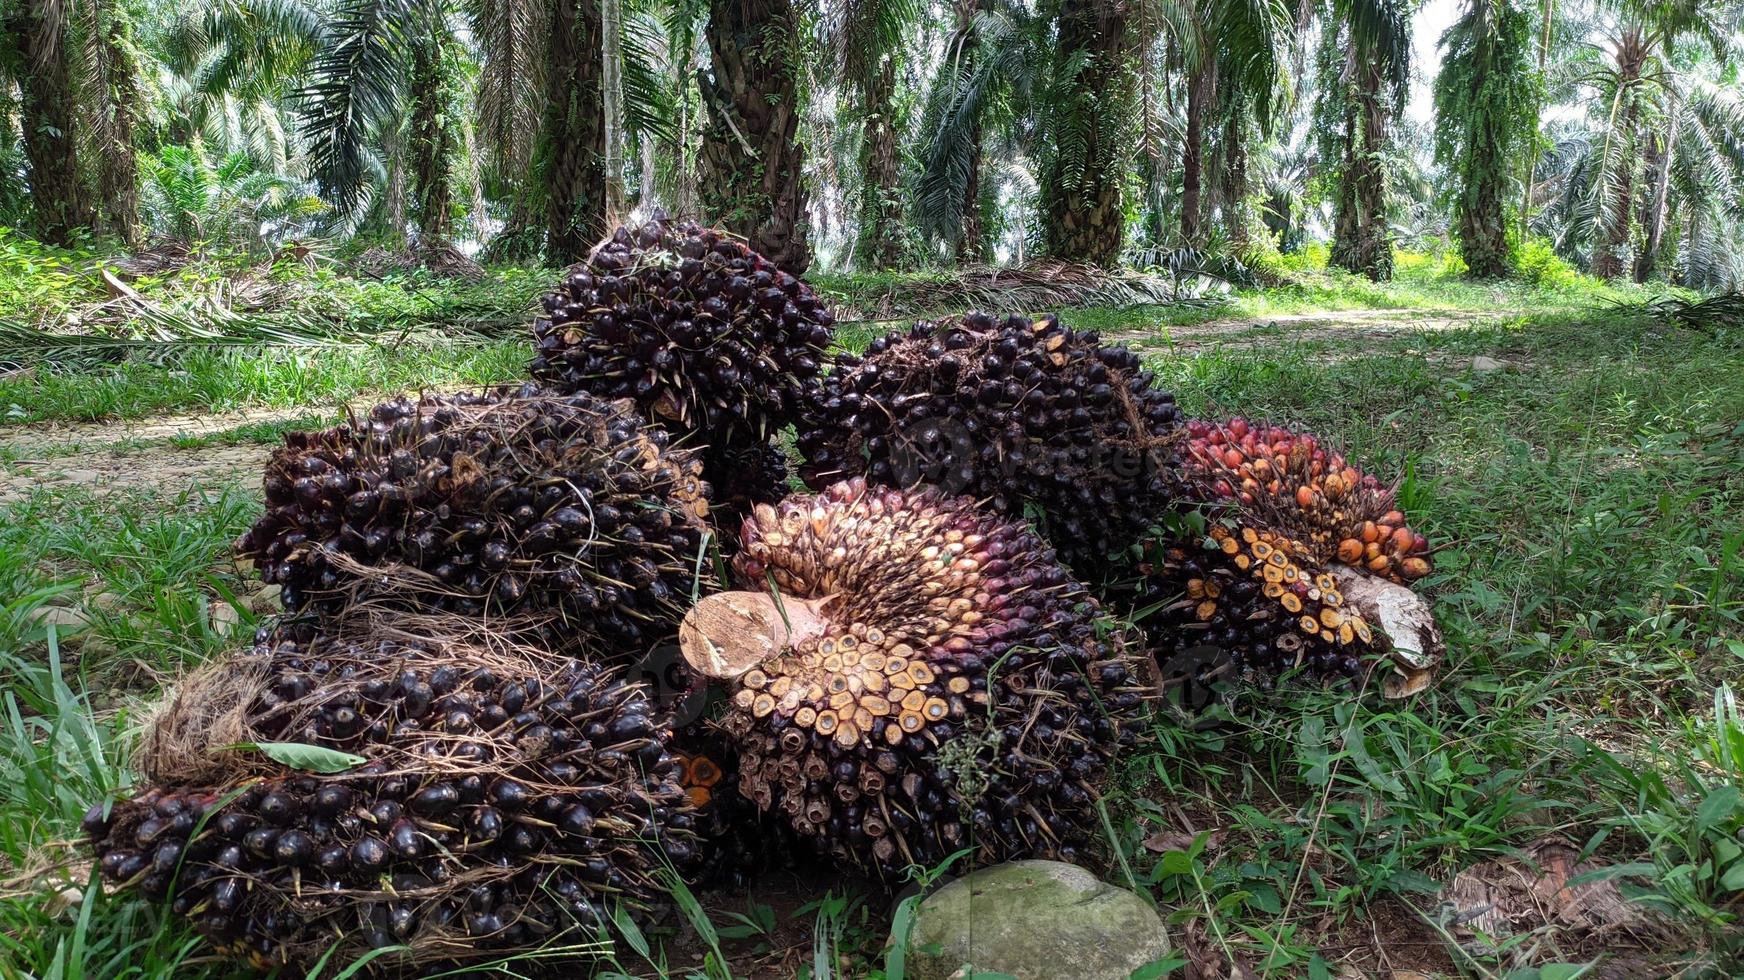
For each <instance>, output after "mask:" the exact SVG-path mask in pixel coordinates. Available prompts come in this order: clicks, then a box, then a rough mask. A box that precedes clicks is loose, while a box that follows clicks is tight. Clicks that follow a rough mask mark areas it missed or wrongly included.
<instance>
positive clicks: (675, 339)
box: [529, 217, 835, 499]
mask: <svg viewBox="0 0 1744 980" xmlns="http://www.w3.org/2000/svg"><path fill="white" fill-rule="evenodd" d="M544 313H545V315H544V316H543V317H541V318H539V319H538V320H537V321H536V322H535V324H534V327H533V341H534V357H533V360H532V362H531V364H530V365H529V370H530V371H531V372H532V375H533V377H534V378H536V379H538V380H539V381H540V382H542V383H544V384H546V385H548V386H551V387H554V388H556V389H558V390H563V391H586V392H589V393H591V394H594V395H599V396H603V397H607V398H630V399H633V400H634V401H635V402H636V405H637V406H638V408H640V409H641V411H642V413H643V414H644V415H645V416H646V417H647V418H649V419H651V420H654V421H656V422H659V423H661V424H663V425H667V426H669V427H671V428H672V429H673V430H674V431H675V432H680V433H684V434H685V441H686V443H687V444H694V445H698V446H703V447H706V448H705V449H704V451H703V452H704V459H705V464H706V465H705V469H706V472H707V475H708V477H709V479H710V480H711V481H719V482H722V483H723V484H725V483H730V482H733V481H732V479H731V477H733V476H734V475H735V474H736V472H737V470H736V469H735V460H736V458H738V462H739V464H741V465H742V463H743V462H744V461H743V459H742V458H739V457H742V455H743V454H744V453H746V452H747V451H749V450H754V449H759V448H762V447H766V446H768V445H769V443H770V440H771V439H772V438H773V437H774V436H775V434H776V433H777V432H779V431H780V430H781V429H782V428H783V427H784V426H786V425H788V424H789V423H791V422H792V421H793V419H794V417H795V415H796V413H797V412H798V410H799V408H800V406H801V405H802V403H804V402H806V401H808V400H809V399H810V393H811V392H812V391H813V390H814V389H815V388H816V387H817V386H818V383H819V370H820V367H821V365H822V364H823V362H824V350H825V348H826V347H827V346H828V345H829V343H830V341H831V338H832V337H833V335H834V331H833V329H832V328H833V326H834V324H835V319H834V317H832V316H831V315H830V312H829V311H828V310H827V309H825V308H824V303H823V300H821V299H820V298H819V297H818V296H817V294H816V293H814V292H813V291H812V289H811V287H810V286H808V285H806V284H805V283H804V282H803V281H801V280H799V279H797V278H795V277H794V276H792V275H789V274H788V273H785V272H782V271H781V270H779V269H777V268H776V267H775V265H774V264H773V263H771V262H770V261H769V260H767V259H765V258H764V257H763V256H761V255H758V254H757V253H756V252H753V251H752V250H751V249H750V248H749V247H747V246H746V245H745V243H744V242H743V241H741V240H739V239H738V238H735V237H732V236H730V235H728V234H726V233H723V232H720V231H716V230H713V229H708V228H703V227H700V226H698V225H696V224H695V223H693V222H689V221H672V220H669V219H667V218H664V217H660V218H655V219H653V220H651V221H648V222H647V223H645V224H642V225H640V226H636V227H620V228H618V229H617V230H616V231H615V232H613V234H612V236H611V238H610V239H608V240H607V241H606V242H605V243H604V244H602V245H600V246H599V248H597V249H596V250H595V251H594V253H593V254H592V255H590V256H589V257H588V260H587V262H586V263H584V264H582V265H578V266H576V267H574V268H573V269H571V270H570V272H569V275H568V276H567V277H565V278H564V280H563V281H562V282H561V283H559V284H558V286H557V288H556V290H554V291H553V292H552V293H550V294H549V295H547V296H546V297H545V300H544ZM748 489H755V490H758V491H760V492H762V493H764V494H765V495H767V494H769V493H771V492H773V493H774V494H775V495H776V496H779V494H780V493H784V492H785V484H784V482H781V481H779V480H778V481H776V482H773V483H764V484H761V485H759V484H756V483H752V484H749V485H748ZM730 497H731V495H730V494H729V495H726V496H723V498H722V499H730ZM760 499H772V498H769V497H767V496H765V497H763V498H760Z"/></svg>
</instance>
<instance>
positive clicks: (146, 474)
mask: <svg viewBox="0 0 1744 980" xmlns="http://www.w3.org/2000/svg"><path fill="white" fill-rule="evenodd" d="M271 452H272V447H271V446H256V445H241V446H202V447H199V448H195V449H175V448H171V447H167V446H151V447H146V448H141V449H132V450H117V449H91V450H86V451H82V452H79V453H75V454H73V455H70V456H55V457H51V458H49V459H41V460H35V459H27V460H20V461H18V462H15V463H12V464H10V465H7V464H0V503H6V502H8V501H11V500H17V499H19V498H21V497H24V496H26V495H27V494H29V493H30V491H32V490H34V489H36V488H39V487H47V488H68V487H89V488H91V489H94V490H99V491H116V490H131V489H137V488H154V489H159V490H165V491H181V490H186V489H189V488H190V487H204V488H211V489H216V488H219V487H227V486H232V485H241V486H254V485H256V484H258V483H259V482H260V471H261V467H262V466H263V465H264V464H265V463H266V459H267V456H268V454H270V453H271Z"/></svg>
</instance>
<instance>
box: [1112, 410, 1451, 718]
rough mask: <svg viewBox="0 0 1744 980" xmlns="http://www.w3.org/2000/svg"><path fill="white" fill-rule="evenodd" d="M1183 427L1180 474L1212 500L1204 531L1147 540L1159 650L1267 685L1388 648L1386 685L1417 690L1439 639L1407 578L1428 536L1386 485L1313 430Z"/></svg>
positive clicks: (1340, 667) (1340, 668) (1347, 667)
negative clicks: (1410, 523)
mask: <svg viewBox="0 0 1744 980" xmlns="http://www.w3.org/2000/svg"><path fill="white" fill-rule="evenodd" d="M1186 428H1187V434H1188V438H1187V440H1186V442H1185V443H1184V444H1183V446H1182V453H1181V455H1182V458H1183V463H1182V469H1183V471H1184V472H1185V473H1186V474H1188V478H1189V485H1190V487H1191V488H1192V490H1193V491H1194V493H1195V494H1196V495H1197V496H1198V497H1199V499H1200V500H1202V501H1203V502H1205V503H1207V504H1212V505H1216V506H1215V508H1214V510H1213V512H1212V514H1211V525H1210V527H1209V528H1208V530H1207V532H1205V533H1183V534H1179V535H1176V536H1174V537H1173V538H1167V539H1164V540H1160V541H1155V542H1152V543H1151V544H1150V546H1149V547H1148V549H1147V555H1146V558H1147V561H1146V563H1145V564H1144V565H1143V568H1142V570H1143V571H1144V572H1145V573H1146V575H1147V579H1146V586H1147V589H1148V595H1149V597H1151V598H1159V597H1160V598H1163V599H1165V600H1169V601H1166V602H1165V603H1164V604H1163V605H1161V606H1160V608H1157V609H1156V614H1155V618H1154V619H1153V620H1152V621H1151V622H1149V623H1148V624H1147V625H1148V626H1149V627H1150V629H1149V632H1150V634H1151V636H1152V637H1153V639H1154V642H1155V645H1156V648H1157V655H1158V657H1159V659H1160V660H1161V661H1162V662H1163V663H1164V664H1171V663H1173V664H1183V665H1185V664H1190V665H1194V666H1205V667H1210V668H1212V669H1222V668H1223V667H1224V666H1225V665H1227V667H1229V668H1233V670H1234V672H1235V673H1236V674H1238V675H1240V676H1242V677H1244V678H1245V679H1249V680H1255V681H1258V682H1260V683H1261V684H1270V683H1271V682H1272V681H1274V680H1275V679H1276V678H1278V677H1279V676H1281V675H1282V674H1284V673H1286V672H1289V671H1293V670H1300V671H1302V672H1303V673H1305V674H1307V675H1309V676H1313V677H1320V678H1338V677H1357V676H1360V675H1361V674H1363V673H1364V672H1365V670H1367V669H1368V668H1369V667H1370V666H1371V665H1373V664H1374V663H1375V662H1376V659H1377V658H1376V657H1375V656H1374V655H1376V654H1384V655H1388V656H1386V657H1382V658H1380V659H1381V660H1387V659H1391V661H1392V667H1393V668H1394V670H1395V672H1396V673H1395V675H1394V676H1393V677H1389V679H1388V681H1389V693H1395V694H1402V693H1411V692H1412V691H1415V690H1418V689H1420V686H1421V685H1422V684H1423V683H1426V682H1427V667H1430V666H1433V663H1434V661H1435V660H1436V659H1437V658H1438V657H1439V652H1440V651H1439V647H1440V637H1439V635H1438V634H1437V633H1436V632H1435V629H1434V624H1433V621H1432V620H1431V619H1430V617H1429V615H1428V609H1427V606H1426V604H1425V603H1424V602H1423V600H1422V599H1421V597H1419V596H1417V595H1415V594H1414V593H1412V592H1411V591H1410V590H1409V589H1407V588H1406V587H1405V586H1406V585H1407V584H1408V583H1410V582H1413V581H1416V580H1418V579H1421V578H1423V577H1424V576H1425V575H1427V574H1428V573H1429V571H1430V563H1429V558H1428V555H1429V544H1428V542H1427V541H1426V540H1425V539H1424V537H1423V536H1422V535H1421V534H1418V533H1416V532H1415V531H1412V530H1411V529H1410V528H1408V527H1407V526H1406V525H1405V519H1404V515H1402V514H1401V513H1399V512H1398V510H1397V509H1395V506H1394V495H1393V491H1392V490H1391V489H1390V488H1387V487H1384V486H1383V485H1382V484H1381V483H1380V481H1379V480H1377V479H1376V478H1375V477H1373V476H1371V475H1369V474H1367V473H1364V472H1362V471H1361V470H1360V469H1358V468H1356V467H1354V466H1352V465H1350V464H1349V463H1348V462H1347V461H1346V460H1345V458H1344V456H1343V455H1342V454H1340V453H1337V452H1334V451H1331V450H1329V449H1327V448H1326V447H1324V446H1323V445H1322V444H1321V443H1320V441H1319V440H1318V439H1316V438H1315V437H1313V436H1310V435H1303V434H1298V433H1294V432H1291V431H1289V430H1286V429H1281V428H1277V427H1275V426H1255V425H1252V424H1250V423H1248V422H1247V421H1246V420H1244V419H1241V418H1236V419H1231V420H1230V421H1229V422H1227V423H1224V424H1222V425H1218V424H1213V423H1209V422H1203V421H1198V420H1194V421H1190V422H1188V423H1187V424H1186ZM1213 650H1214V651H1216V652H1217V653H1218V654H1220V656H1219V657H1217V658H1216V659H1215V660H1212V659H1207V658H1199V657H1197V656H1196V655H1195V654H1196V652H1199V651H1213Z"/></svg>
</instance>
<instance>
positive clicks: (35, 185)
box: [0, 0, 96, 245]
mask: <svg viewBox="0 0 1744 980" xmlns="http://www.w3.org/2000/svg"><path fill="white" fill-rule="evenodd" d="M67 12H68V11H67V5H65V4H62V3H57V2H54V0H15V2H13V3H10V4H8V5H7V6H6V8H5V21H4V23H5V28H6V29H5V31H4V37H3V38H0V45H4V47H5V48H6V51H5V52H4V58H3V60H0V63H3V64H4V65H5V66H6V68H5V70H6V73H7V74H8V75H10V76H11V79H12V81H13V82H14V83H15V84H17V85H18V88H19V91H20V93H21V94H22V99H21V100H20V105H19V110H20V117H21V119H20V123H21V125H20V128H21V129H22V131H23V135H24V156H25V159H26V161H27V162H28V164H29V170H30V178H29V179H30V196H31V203H32V206H33V208H34V210H35V217H36V233H37V234H38V235H39V236H40V237H41V238H42V239H43V240H44V241H47V242H51V243H54V244H57V245H64V244H67V243H68V242H69V241H71V239H72V237H73V236H74V234H76V233H77V232H78V231H79V230H80V229H87V228H90V227H92V224H93V219H94V217H95V213H96V212H95V209H94V208H93V206H92V204H91V199H90V196H89V194H88V193H87V191H86V187H85V184H84V181H83V180H82V178H81V176H80V172H79V152H78V139H77V132H78V100H77V93H76V91H75V89H74V85H73V69H72V52H71V41H70V38H69V36H68V24H67Z"/></svg>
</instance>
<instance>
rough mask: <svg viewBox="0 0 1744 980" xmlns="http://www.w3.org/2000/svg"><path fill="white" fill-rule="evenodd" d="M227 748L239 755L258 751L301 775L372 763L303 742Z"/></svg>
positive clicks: (247, 744)
mask: <svg viewBox="0 0 1744 980" xmlns="http://www.w3.org/2000/svg"><path fill="white" fill-rule="evenodd" d="M228 748H230V749H233V750H235V751H238V752H259V753H260V754H261V755H264V756H266V757H267V758H269V759H271V760H272V761H274V762H276V763H278V764H279V765H281V766H289V767H291V768H292V769H296V770H299V771H302V772H318V773H336V772H345V771H346V770H348V769H356V768H357V767H358V766H361V765H363V764H364V763H365V762H368V761H369V760H368V759H365V758H364V757H363V756H361V755H352V754H351V753H350V752H341V751H339V750H338V749H329V748H326V747H324V746H320V745H308V744H305V743H303V742H240V743H238V744H236V745H231V746H228Z"/></svg>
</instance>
